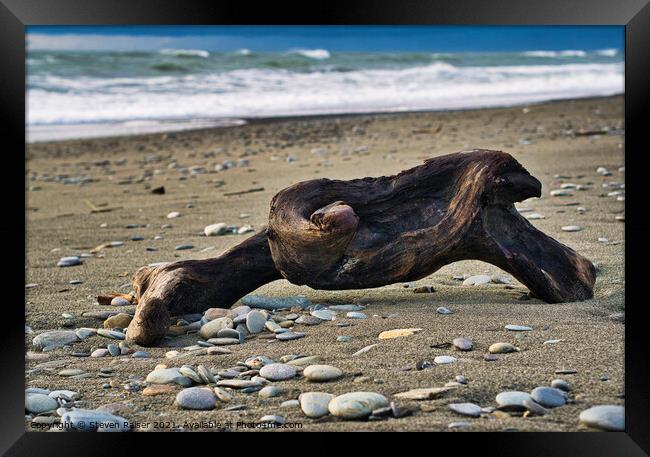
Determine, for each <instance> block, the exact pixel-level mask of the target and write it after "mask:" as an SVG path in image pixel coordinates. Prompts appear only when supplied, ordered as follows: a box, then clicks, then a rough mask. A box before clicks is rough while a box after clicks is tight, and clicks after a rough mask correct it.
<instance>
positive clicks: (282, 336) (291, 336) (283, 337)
mask: <svg viewBox="0 0 650 457" xmlns="http://www.w3.org/2000/svg"><path fill="white" fill-rule="evenodd" d="M304 336H305V334H304V333H300V332H284V333H278V334H277V335H275V338H276V339H278V340H280V341H289V340H297V339H298V338H302V337H304Z"/></svg>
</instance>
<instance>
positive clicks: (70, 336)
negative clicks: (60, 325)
mask: <svg viewBox="0 0 650 457" xmlns="http://www.w3.org/2000/svg"><path fill="white" fill-rule="evenodd" d="M77 341H79V337H78V336H77V334H76V332H74V331H72V330H52V331H49V332H43V333H41V334H39V335H38V336H36V337H35V338H34V339H33V340H32V344H33V345H34V346H35V347H37V348H41V349H42V348H46V347H62V346H66V345H68V344H71V343H75V342H77Z"/></svg>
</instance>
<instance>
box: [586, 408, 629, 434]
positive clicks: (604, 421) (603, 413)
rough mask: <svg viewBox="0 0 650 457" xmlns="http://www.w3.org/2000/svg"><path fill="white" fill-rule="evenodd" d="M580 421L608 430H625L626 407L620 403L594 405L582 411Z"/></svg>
mask: <svg viewBox="0 0 650 457" xmlns="http://www.w3.org/2000/svg"><path fill="white" fill-rule="evenodd" d="M579 419H580V422H581V423H583V424H585V425H588V426H589V427H595V428H599V429H601V430H608V431H616V432H618V431H620V432H622V431H625V408H624V407H623V406H618V405H599V406H593V407H591V408H589V409H586V410H584V411H582V412H581V413H580V417H579Z"/></svg>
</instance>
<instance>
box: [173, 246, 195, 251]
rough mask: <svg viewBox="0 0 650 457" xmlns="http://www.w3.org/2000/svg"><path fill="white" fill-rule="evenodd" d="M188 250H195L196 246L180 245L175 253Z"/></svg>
mask: <svg viewBox="0 0 650 457" xmlns="http://www.w3.org/2000/svg"><path fill="white" fill-rule="evenodd" d="M188 249H194V245H193V244H179V245H177V246H176V247H175V248H174V250H175V251H186V250H188Z"/></svg>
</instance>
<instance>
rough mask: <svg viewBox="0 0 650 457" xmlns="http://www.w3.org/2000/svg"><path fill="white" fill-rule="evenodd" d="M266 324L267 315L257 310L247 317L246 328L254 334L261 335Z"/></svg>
mask: <svg viewBox="0 0 650 457" xmlns="http://www.w3.org/2000/svg"><path fill="white" fill-rule="evenodd" d="M265 324H266V315H265V314H264V313H262V312H261V311H258V310H256V309H254V310H252V311H251V312H250V313H248V314H247V315H246V328H247V329H248V331H249V332H251V333H252V334H256V333H260V332H262V330H264V325H265Z"/></svg>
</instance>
